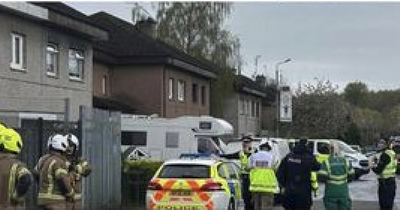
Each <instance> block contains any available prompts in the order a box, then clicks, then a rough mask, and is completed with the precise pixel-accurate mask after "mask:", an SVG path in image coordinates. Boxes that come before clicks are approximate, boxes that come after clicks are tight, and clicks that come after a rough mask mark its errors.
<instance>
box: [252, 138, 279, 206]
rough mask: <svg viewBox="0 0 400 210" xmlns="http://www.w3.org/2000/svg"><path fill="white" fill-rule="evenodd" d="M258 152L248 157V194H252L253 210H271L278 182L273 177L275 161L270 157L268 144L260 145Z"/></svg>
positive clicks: (275, 167) (275, 166)
mask: <svg viewBox="0 0 400 210" xmlns="http://www.w3.org/2000/svg"><path fill="white" fill-rule="evenodd" d="M259 148H260V151H258V152H257V153H255V154H254V155H252V156H251V157H250V160H249V167H248V168H249V169H250V192H251V193H252V198H253V201H254V203H253V205H254V210H272V208H273V203H274V193H276V192H277V187H278V181H277V179H276V176H275V171H276V169H277V165H278V164H277V161H276V160H275V158H274V157H273V155H272V152H271V149H272V148H271V146H270V145H269V144H268V142H265V143H264V144H261V145H260V147H259Z"/></svg>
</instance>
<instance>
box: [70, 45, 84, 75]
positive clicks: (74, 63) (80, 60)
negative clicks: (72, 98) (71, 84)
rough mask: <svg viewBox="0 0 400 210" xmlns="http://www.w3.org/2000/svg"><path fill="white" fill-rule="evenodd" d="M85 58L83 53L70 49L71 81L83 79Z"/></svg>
mask: <svg viewBox="0 0 400 210" xmlns="http://www.w3.org/2000/svg"><path fill="white" fill-rule="evenodd" d="M84 61H85V57H84V53H83V51H80V50H75V49H70V50H69V62H68V68H69V78H71V79H78V80H82V79H83V71H84V68H83V66H84V63H85V62H84Z"/></svg>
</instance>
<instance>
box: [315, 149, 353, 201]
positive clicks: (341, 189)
mask: <svg viewBox="0 0 400 210" xmlns="http://www.w3.org/2000/svg"><path fill="white" fill-rule="evenodd" d="M319 173H320V174H321V175H325V176H326V177H327V181H326V186H325V197H336V198H341V197H346V198H347V197H349V187H348V176H349V175H351V174H354V169H353V167H352V166H351V164H350V162H349V161H348V160H346V159H345V158H344V157H334V156H330V157H329V158H328V160H327V161H324V162H323V164H322V168H321V170H320V172H319Z"/></svg>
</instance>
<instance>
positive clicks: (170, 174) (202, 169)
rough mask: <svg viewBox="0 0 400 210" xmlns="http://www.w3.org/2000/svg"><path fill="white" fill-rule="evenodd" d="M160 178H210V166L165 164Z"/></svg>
mask: <svg viewBox="0 0 400 210" xmlns="http://www.w3.org/2000/svg"><path fill="white" fill-rule="evenodd" d="M158 178H178V179H179V178H204V179H205V178H210V166H205V165H181V164H179V165H165V166H164V167H163V168H162V169H161V172H160V174H159V175H158Z"/></svg>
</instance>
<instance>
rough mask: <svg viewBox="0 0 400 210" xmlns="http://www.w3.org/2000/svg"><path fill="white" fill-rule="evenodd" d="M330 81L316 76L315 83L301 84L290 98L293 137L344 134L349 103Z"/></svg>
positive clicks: (340, 135)
mask: <svg viewBox="0 0 400 210" xmlns="http://www.w3.org/2000/svg"><path fill="white" fill-rule="evenodd" d="M337 90H338V87H337V86H334V85H333V84H332V83H331V82H330V81H324V80H318V79H316V84H311V83H307V84H304V85H300V86H299V88H298V89H297V90H296V92H295V95H294V98H293V99H294V100H293V122H292V125H291V126H285V127H286V129H289V128H288V127H291V131H292V135H291V136H292V137H299V136H307V137H309V138H338V137H344V136H345V133H346V131H347V126H348V125H349V123H350V120H349V106H348V104H347V103H346V102H345V101H344V100H343V98H342V97H341V96H340V95H339V94H338V92H337Z"/></svg>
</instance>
